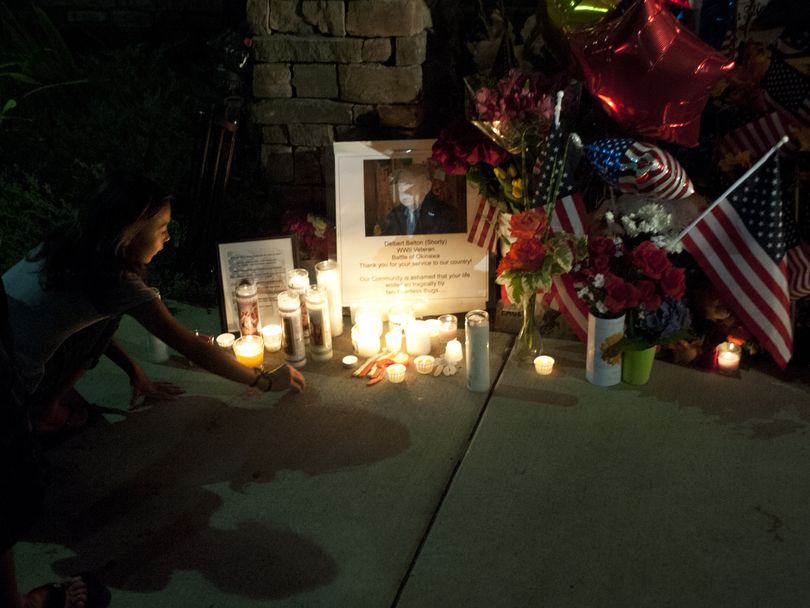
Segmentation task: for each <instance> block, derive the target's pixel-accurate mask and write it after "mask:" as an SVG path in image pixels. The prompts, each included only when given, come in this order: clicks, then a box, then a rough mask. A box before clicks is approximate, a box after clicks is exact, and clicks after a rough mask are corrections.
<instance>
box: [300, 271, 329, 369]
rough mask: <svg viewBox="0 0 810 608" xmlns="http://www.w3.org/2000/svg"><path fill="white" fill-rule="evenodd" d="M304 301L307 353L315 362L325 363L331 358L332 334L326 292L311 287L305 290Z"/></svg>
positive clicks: (315, 286) (313, 286) (316, 287)
mask: <svg viewBox="0 0 810 608" xmlns="http://www.w3.org/2000/svg"><path fill="white" fill-rule="evenodd" d="M306 300H307V314H308V315H309V352H310V354H311V355H312V358H313V359H314V360H315V361H327V360H329V359H331V358H332V332H331V330H330V319H329V302H328V299H327V297H326V291H325V290H324V289H322V288H321V287H318V286H317V285H312V286H311V287H308V288H307V293H306Z"/></svg>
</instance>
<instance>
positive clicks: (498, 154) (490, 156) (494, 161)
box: [481, 139, 509, 167]
mask: <svg viewBox="0 0 810 608" xmlns="http://www.w3.org/2000/svg"><path fill="white" fill-rule="evenodd" d="M481 145H482V148H483V151H482V153H481V160H483V161H484V162H485V163H486V164H488V165H492V166H493V167H497V166H498V165H500V164H501V163H503V162H504V161H505V160H506V159H507V158H509V152H507V151H506V150H504V149H503V148H501V147H500V146H499V145H497V144H495V143H493V142H491V141H489V140H488V139H487V140H484V142H483V143H482V144H481Z"/></svg>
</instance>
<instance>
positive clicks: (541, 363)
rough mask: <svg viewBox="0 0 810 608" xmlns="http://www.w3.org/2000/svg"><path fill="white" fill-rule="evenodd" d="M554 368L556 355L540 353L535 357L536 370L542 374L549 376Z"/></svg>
mask: <svg viewBox="0 0 810 608" xmlns="http://www.w3.org/2000/svg"><path fill="white" fill-rule="evenodd" d="M553 369H554V357H549V356H548V355H540V356H539V357H535V358H534V371H536V372H537V373H538V374H540V375H541V376H548V375H549V374H551V372H552V370H553Z"/></svg>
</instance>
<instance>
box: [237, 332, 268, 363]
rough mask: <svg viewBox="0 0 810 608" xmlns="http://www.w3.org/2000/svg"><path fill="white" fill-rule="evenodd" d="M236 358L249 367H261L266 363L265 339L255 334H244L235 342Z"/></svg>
mask: <svg viewBox="0 0 810 608" xmlns="http://www.w3.org/2000/svg"><path fill="white" fill-rule="evenodd" d="M233 353H234V354H235V355H236V360H237V361H239V363H241V364H242V365H245V366H247V367H261V366H262V364H263V363H264V341H263V340H262V337H261V336H259V335H257V334H254V335H251V336H242V337H241V338H239V339H238V340H236V342H234V343H233Z"/></svg>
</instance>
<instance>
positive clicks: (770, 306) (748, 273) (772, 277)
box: [683, 153, 793, 367]
mask: <svg viewBox="0 0 810 608" xmlns="http://www.w3.org/2000/svg"><path fill="white" fill-rule="evenodd" d="M769 154H770V156H769V158H767V159H766V160H765V161H764V162H763V163H762V165H761V166H760V167H759V168H758V169H756V170H755V171H754V172H752V174H751V175H750V176H749V177H748V178H747V179H746V180H745V181H744V182H743V183H742V184H740V185H739V186H738V187H736V188H735V189H734V190H733V191H731V192H730V193H728V194H727V195H725V196H724V197H722V198H721V199H719V201H716V204H714V205H713V207H712V208H711V210H710V211H709V212H708V213H707V214H706V215H705V216H704V217H703V218H701V219H700V221H698V223H697V224H696V225H695V226H694V227H692V228H691V229H690V230H689V231H688V232H687V233H686V235H685V236H684V237H683V244H684V246H685V247H686V249H687V251H689V253H691V254H692V256H693V257H694V258H695V260H696V261H697V262H698V264H699V265H700V267H701V268H702V269H703V271H704V272H705V273H706V275H707V276H708V277H709V279H710V280H711V281H712V283H714V285H715V286H716V287H717V288H718V289H719V290H720V291H721V293H722V295H723V296H724V300H725V302H726V304H727V305H728V306H729V307H731V309H732V310H733V311H734V313H735V314H736V316H737V318H738V319H739V320H740V321H742V323H743V324H744V325H745V326H746V327H747V328H748V330H749V331H750V332H751V333H752V334H753V335H754V337H755V338H756V339H757V340H758V341H759V342H760V343H761V344H762V345H763V346H764V347H765V349H766V350H767V351H768V352H769V353H770V354H771V356H772V357H773V358H774V360H775V361H776V362H777V363H778V364H779V365H780V366H781V367H785V366H786V365H787V362H788V361H789V360H790V357H791V355H792V353H793V328H792V323H791V318H790V297H789V295H788V278H787V260H786V259H785V251H786V246H785V230H786V224H785V221H786V219H787V218H786V217H785V215H784V212H783V209H782V202H781V200H780V192H781V190H780V178H779V157H778V156H777V155H776V154H773V153H769Z"/></svg>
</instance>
